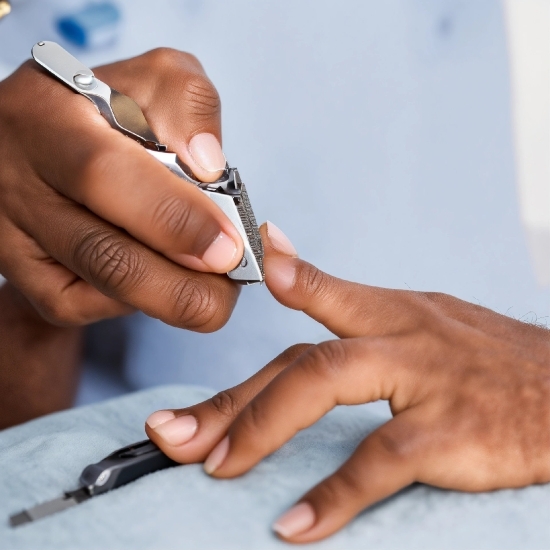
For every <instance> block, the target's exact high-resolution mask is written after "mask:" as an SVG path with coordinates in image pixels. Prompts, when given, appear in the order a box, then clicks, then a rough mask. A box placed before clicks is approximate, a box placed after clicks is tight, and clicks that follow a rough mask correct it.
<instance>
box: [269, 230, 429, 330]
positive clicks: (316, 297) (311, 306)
mask: <svg viewBox="0 0 550 550" xmlns="http://www.w3.org/2000/svg"><path fill="white" fill-rule="evenodd" d="M260 231H261V234H262V240H263V243H264V251H265V256H264V268H265V282H266V285H267V287H268V288H269V290H270V292H271V293H272V294H273V296H274V297H275V298H276V299H277V301H279V302H280V303H281V304H283V305H284V306H286V307H290V308H292V309H297V310H300V311H303V312H304V313H306V314H307V315H309V316H310V317H312V318H313V319H315V320H316V321H318V322H320V323H322V324H323V325H325V327H327V328H328V329H329V330H330V331H331V332H333V333H334V334H336V335H337V336H339V337H340V338H353V337H356V336H363V335H365V334H368V335H370V336H383V335H386V334H394V333H399V332H405V331H407V330H410V329H411V328H413V327H416V326H417V325H418V323H419V322H420V319H421V309H420V308H419V307H418V306H419V304H418V301H417V300H416V298H415V296H414V293H411V292H406V291H401V290H390V289H386V288H379V287H374V286H368V285H363V284H359V283H352V282H350V281H345V280H343V279H339V278H338V277H333V276H332V275H329V274H328V273H325V272H324V271H321V270H320V269H318V268H317V267H315V266H314V265H312V264H310V263H308V262H305V261H304V260H301V259H300V258H298V257H297V256H296V255H293V254H292V253H291V252H292V250H293V249H292V250H291V249H290V248H289V244H290V242H289V241H288V239H287V238H286V236H285V235H284V234H283V233H282V232H281V230H280V229H279V228H277V227H276V226H274V225H273V224H272V223H270V222H267V224H264V225H262V227H261V228H260ZM285 240H286V241H287V244H286V245H285V244H283V243H284V241H285ZM290 246H292V245H290ZM411 306H412V307H411Z"/></svg>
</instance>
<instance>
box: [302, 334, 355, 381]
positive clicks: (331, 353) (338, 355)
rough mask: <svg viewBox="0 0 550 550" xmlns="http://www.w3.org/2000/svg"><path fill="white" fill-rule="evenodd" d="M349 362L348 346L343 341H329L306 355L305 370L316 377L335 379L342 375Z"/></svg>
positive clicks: (310, 349) (313, 347)
mask: <svg viewBox="0 0 550 550" xmlns="http://www.w3.org/2000/svg"><path fill="white" fill-rule="evenodd" d="M348 360H349V354H348V351H347V349H346V345H345V343H344V342H343V341H342V340H328V341H327V342H322V343H321V344H318V345H317V346H312V347H310V348H309V350H308V351H307V352H306V354H305V362H304V368H306V369H308V370H310V371H311V374H312V375H313V376H314V377H322V378H334V377H339V376H341V375H342V370H343V369H344V367H345V366H346V364H347V363H348Z"/></svg>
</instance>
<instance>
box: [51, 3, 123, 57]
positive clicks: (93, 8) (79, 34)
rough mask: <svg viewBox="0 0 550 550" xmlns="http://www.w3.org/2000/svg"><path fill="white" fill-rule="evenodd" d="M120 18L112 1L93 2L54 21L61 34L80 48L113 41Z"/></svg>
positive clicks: (93, 46)
mask: <svg viewBox="0 0 550 550" xmlns="http://www.w3.org/2000/svg"><path fill="white" fill-rule="evenodd" d="M120 19H121V13H120V9H119V8H118V7H117V6H116V4H114V3H113V2H99V3H97V2H94V3H90V4H88V5H86V6H85V7H84V8H83V9H81V10H80V11H77V12H75V13H72V14H69V15H65V16H63V17H61V18H59V19H58V20H57V21H56V28H57V30H58V32H59V34H61V36H62V37H63V38H64V39H65V40H67V41H68V42H70V43H71V44H74V45H76V46H79V47H81V48H97V47H101V46H105V45H107V44H110V43H112V42H114V40H115V39H116V35H117V30H118V24H119V22H120Z"/></svg>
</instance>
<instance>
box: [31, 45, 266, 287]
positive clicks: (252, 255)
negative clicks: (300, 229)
mask: <svg viewBox="0 0 550 550" xmlns="http://www.w3.org/2000/svg"><path fill="white" fill-rule="evenodd" d="M32 56H33V58H34V60H35V61H36V62H37V63H38V64H39V65H41V66H42V67H44V68H45V69H46V70H47V71H48V72H49V73H50V74H52V75H53V76H55V77H56V78H57V79H58V80H60V81H61V82H63V83H64V84H66V85H67V86H69V87H70V88H72V89H73V90H74V91H75V92H78V93H79V94H81V95H83V96H84V97H86V98H88V99H89V100H90V101H91V102H92V103H93V104H94V105H95V106H96V108H97V109H98V111H99V112H100V113H101V115H102V116H103V117H104V118H105V119H106V120H107V122H109V124H110V125H111V127H113V128H114V129H115V130H118V131H119V132H121V133H123V134H124V135H126V136H128V137H130V138H132V139H134V140H136V141H137V142H138V143H140V144H141V145H142V146H143V147H144V148H145V149H146V150H147V151H148V152H149V153H150V154H151V155H152V156H154V157H155V158H156V159H157V160H159V161H160V162H162V163H163V164H164V165H165V166H166V167H167V168H168V169H169V170H170V171H171V172H173V173H174V174H176V175H177V176H178V177H180V178H182V179H184V180H185V181H188V182H189V183H192V184H193V185H196V186H197V187H199V188H200V189H201V191H202V192H203V193H205V194H206V195H208V196H209V197H210V198H211V199H212V200H213V201H214V202H215V203H216V204H217V205H218V206H219V207H220V208H221V209H222V211H223V212H224V213H225V215H226V216H227V217H228V218H229V219H230V220H231V222H232V223H233V225H234V226H235V227H236V228H237V230H238V231H239V233H240V235H241V238H242V240H243V243H244V255H243V257H242V259H241V262H240V264H239V265H238V266H237V267H236V268H235V269H233V270H232V271H230V272H229V273H228V276H229V277H230V278H231V279H233V280H234V281H236V282H239V283H243V284H252V283H259V282H262V281H263V280H264V270H263V255H264V250H263V245H262V240H261V237H260V232H259V230H258V224H257V223H256V218H255V216H254V212H253V210H252V207H251V205H250V201H249V199H248V193H247V191H246V187H245V185H244V183H243V182H242V181H241V178H240V175H239V171H238V170H237V169H236V168H230V167H229V165H226V167H225V170H224V172H223V174H222V176H221V178H220V179H219V180H218V181H216V182H214V183H204V182H200V181H197V180H196V179H194V178H193V175H192V173H191V171H190V169H189V168H188V167H187V166H186V165H185V164H184V163H183V162H182V161H181V160H180V159H179V158H178V156H177V155H176V154H175V153H172V152H170V151H167V148H166V145H162V144H161V143H160V142H159V140H158V138H157V136H156V135H155V133H154V132H153V131H152V130H151V128H150V127H149V124H148V123H147V120H146V119H145V116H144V115H143V112H142V111H141V109H140V107H139V105H138V104H137V103H136V102H135V101H134V100H133V99H130V98H129V97H127V96H125V95H124V94H121V93H120V92H117V91H116V90H114V89H112V88H110V87H109V86H108V85H107V84H105V83H104V82H102V81H101V80H99V79H97V78H96V77H95V75H94V73H93V72H92V70H91V69H89V68H88V67H86V66H85V65H83V64H82V63H81V62H80V61H78V59H76V58H75V57H73V56H72V55H71V54H69V53H68V52H67V51H66V50H64V49H63V48H62V47H61V46H60V45H59V44H56V43H55V42H38V43H37V44H35V45H34V46H33V48H32Z"/></svg>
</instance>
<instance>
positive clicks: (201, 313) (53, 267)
mask: <svg viewBox="0 0 550 550" xmlns="http://www.w3.org/2000/svg"><path fill="white" fill-rule="evenodd" d="M95 73H96V75H97V76H98V77H99V78H100V79H102V80H104V81H105V82H107V83H108V84H109V85H110V86H111V87H113V88H115V89H117V90H119V91H120V92H122V93H125V94H127V95H129V96H130V97H132V98H133V99H134V100H135V101H136V102H137V103H138V104H139V105H140V106H141V108H142V110H143V112H144V114H145V116H146V118H147V120H148V122H149V124H150V125H151V127H152V129H153V130H154V131H155V132H156V134H157V135H158V137H159V139H160V140H161V142H163V143H166V144H167V145H168V146H169V148H170V149H171V150H173V151H176V152H178V154H179V155H180V156H181V157H182V158H183V159H184V161H187V162H188V163H190V164H192V159H190V158H189V153H188V148H187V145H188V143H189V142H190V140H191V139H192V138H193V137H195V136H197V135H198V134H210V135H211V136H214V138H213V139H214V141H215V142H216V140H217V142H220V140H221V126H220V124H221V123H220V101H219V97H218V94H217V92H216V90H215V88H214V87H213V85H212V83H211V82H210V80H209V79H208V77H207V76H206V75H205V73H204V70H203V68H202V66H201V65H200V63H199V62H198V61H197V60H196V59H195V58H194V57H193V56H191V55H189V54H186V53H182V52H178V51H175V50H169V49H159V50H154V51H152V52H149V53H147V54H144V55H142V56H139V57H136V58H134V59H130V60H127V61H122V62H119V63H115V64H112V65H107V66H105V67H100V68H98V69H96V70H95ZM0 97H1V98H2V100H1V101H0V273H1V274H3V275H4V276H5V277H6V279H7V280H8V281H10V282H11V283H12V284H13V285H14V286H15V287H17V288H18V289H19V290H20V291H21V292H22V293H23V295H25V296H26V297H27V298H28V300H29V301H30V302H31V303H32V304H33V306H34V307H35V308H36V309H37V311H38V312H39V313H40V314H41V315H42V316H43V317H44V318H45V319H47V320H48V321H50V322H51V323H53V324H57V325H61V326H73V325H84V324H88V323H91V322H94V321H97V320H100V319H104V318H109V317H116V316H119V315H124V314H127V313H129V312H131V311H133V310H135V309H139V310H142V311H144V312H145V313H147V314H148V315H150V316H153V317H157V318H160V319H162V320H163V321H164V322H166V323H169V324H171V325H174V326H178V327H182V328H187V329H191V330H196V331H201V332H208V331H213V330H216V329H218V328H220V327H221V326H223V325H224V324H225V322H226V321H227V319H228V318H229V316H230V314H231V312H232V310H233V307H234V305H235V302H236V300H237V297H238V294H239V287H238V286H237V285H235V284H234V283H232V282H231V281H230V280H229V279H228V278H227V277H226V276H225V275H220V274H223V273H225V272H227V271H229V270H230V269H232V268H233V267H235V265H236V264H237V263H238V260H239V258H240V257H242V240H241V238H240V236H239V234H238V232H237V230H236V229H235V228H234V227H233V225H232V224H231V222H230V221H229V220H228V219H227V217H226V216H225V215H224V214H223V212H222V211H221V210H220V209H219V208H218V207H217V206H216V205H215V204H214V203H213V201H211V200H210V199H209V198H208V197H206V196H205V195H204V194H203V193H202V192H201V191H200V190H199V189H197V188H196V187H195V186H193V185H192V184H190V183H187V182H184V181H182V180H181V179H179V178H177V177H176V176H174V175H173V174H172V173H171V172H169V170H168V169H167V168H166V167H164V166H163V165H162V164H161V163H159V162H158V161H157V160H155V159H153V158H152V157H151V156H150V155H149V154H148V153H147V152H146V151H145V150H144V149H143V148H142V147H141V146H140V145H139V144H137V143H136V142H134V141H133V140H131V139H129V138H127V137H125V136H123V135H122V134H121V133H119V132H117V131H115V130H113V129H111V128H110V126H109V125H108V124H107V122H106V121H105V120H104V119H103V118H102V117H101V116H100V115H99V113H98V112H97V110H96V109H95V107H94V106H93V104H92V103H91V102H90V101H88V100H87V99H86V98H84V97H82V96H80V95H79V94H76V93H75V92H73V91H71V90H70V89H69V88H67V87H65V86H63V85H62V84H60V83H59V82H57V81H56V80H54V78H53V77H51V76H50V75H48V74H46V72H45V71H44V70H42V69H41V68H40V67H39V66H38V65H37V64H36V63H35V62H34V61H28V62H26V63H25V64H24V65H22V66H21V67H20V68H19V69H18V70H17V71H16V72H15V73H14V74H12V75H11V76H10V77H8V78H7V79H6V80H4V81H3V82H0ZM217 142H216V143H217ZM217 146H219V144H217ZM219 151H220V155H221V149H220V150H219ZM222 158H223V155H222ZM195 169H196V175H197V177H199V179H203V181H212V178H213V179H216V177H218V175H219V173H208V172H203V173H200V169H199V168H197V167H196V166H195V168H194V170H195ZM209 178H210V179H209ZM220 232H223V233H225V234H227V235H229V237H230V239H231V240H234V241H235V246H236V253H235V257H234V258H232V259H231V260H230V262H229V263H227V264H224V265H220V266H219V269H218V268H216V269H214V268H212V269H211V268H209V267H208V265H206V264H205V263H204V261H203V260H202V258H203V257H206V256H204V254H205V252H206V251H207V250H208V249H209V247H210V245H211V244H212V243H213V242H214V241H215V240H216V238H217V237H218V236H219V235H220ZM218 263H219V262H218ZM209 265H213V264H209ZM207 271H210V272H209V273H207Z"/></svg>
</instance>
